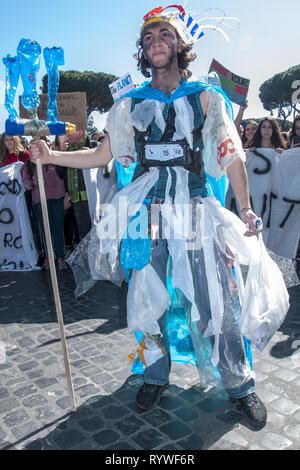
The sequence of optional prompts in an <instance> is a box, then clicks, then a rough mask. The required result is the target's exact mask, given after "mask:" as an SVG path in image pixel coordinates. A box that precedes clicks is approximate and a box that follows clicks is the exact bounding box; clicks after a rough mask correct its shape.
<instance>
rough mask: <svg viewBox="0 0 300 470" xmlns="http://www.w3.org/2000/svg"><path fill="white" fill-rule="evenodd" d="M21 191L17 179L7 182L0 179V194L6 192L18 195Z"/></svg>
mask: <svg viewBox="0 0 300 470" xmlns="http://www.w3.org/2000/svg"><path fill="white" fill-rule="evenodd" d="M21 191H22V187H21V185H20V183H19V181H18V180H16V179H13V180H9V181H8V182H7V183H6V182H5V181H2V183H0V196H5V194H7V192H9V193H11V194H14V195H15V196H18V195H19V194H20V193H21Z"/></svg>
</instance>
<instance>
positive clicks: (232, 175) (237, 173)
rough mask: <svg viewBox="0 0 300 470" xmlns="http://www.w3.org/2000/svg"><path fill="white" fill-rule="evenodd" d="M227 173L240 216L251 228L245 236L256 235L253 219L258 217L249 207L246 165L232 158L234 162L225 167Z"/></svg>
mask: <svg viewBox="0 0 300 470" xmlns="http://www.w3.org/2000/svg"><path fill="white" fill-rule="evenodd" d="M227 175H228V177H229V180H230V184H231V186H232V189H233V191H234V194H235V196H236V198H237V200H238V203H239V206H240V210H241V218H242V220H243V222H245V224H248V225H249V226H250V228H251V230H252V231H251V232H249V231H247V232H246V233H245V236H246V237H252V236H254V235H258V233H260V231H258V230H257V229H256V226H255V219H257V218H258V217H257V215H256V214H255V213H254V212H253V210H252V209H251V205H250V195H249V186H248V176H247V171H246V167H245V165H244V163H243V162H242V160H240V159H237V160H234V162H233V163H232V164H231V165H230V166H229V167H228V168H227Z"/></svg>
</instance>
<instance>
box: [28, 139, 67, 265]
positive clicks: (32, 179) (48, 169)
mask: <svg viewBox="0 0 300 470" xmlns="http://www.w3.org/2000/svg"><path fill="white" fill-rule="evenodd" d="M41 139H42V140H41V141H44V142H45V145H46V146H47V148H49V149H50V148H51V141H50V139H49V138H48V137H46V136H43V137H41ZM31 165H32V164H31ZM43 175H44V181H45V190H46V198H47V206H48V212H49V221H50V228H51V235H52V238H53V244H54V249H55V254H56V259H57V263H58V269H59V270H63V269H67V265H66V263H65V260H64V251H65V242H64V231H63V227H64V219H65V208H64V198H65V194H66V190H65V183H64V179H65V178H66V169H65V168H61V167H59V166H54V165H46V166H44V167H43ZM23 183H24V187H25V188H26V189H27V190H29V191H31V193H32V202H33V210H34V213H35V215H36V218H37V220H38V222H39V225H40V229H41V233H42V239H43V245H44V253H45V255H46V256H45V259H44V263H43V265H42V268H43V269H49V259H48V255H47V247H46V241H45V234H44V224H43V217H42V209H41V199H40V190H39V185H38V177H37V169H36V167H35V165H34V166H33V168H31V166H30V165H26V166H25V167H24V172H23Z"/></svg>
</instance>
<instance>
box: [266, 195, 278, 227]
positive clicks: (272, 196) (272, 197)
mask: <svg viewBox="0 0 300 470" xmlns="http://www.w3.org/2000/svg"><path fill="white" fill-rule="evenodd" d="M272 199H278V197H277V196H276V194H274V193H272V192H271V193H270V212H269V217H268V220H267V228H270V225H271V214H272Z"/></svg>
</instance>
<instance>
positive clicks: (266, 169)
mask: <svg viewBox="0 0 300 470" xmlns="http://www.w3.org/2000/svg"><path fill="white" fill-rule="evenodd" d="M253 153H254V154H255V155H256V156H257V157H259V158H262V159H263V160H264V161H265V162H266V167H265V168H264V169H263V170H259V169H258V168H255V169H254V170H253V173H255V174H256V175H266V174H267V173H269V172H270V171H271V168H272V163H271V161H270V160H269V159H268V158H267V157H265V156H264V155H263V154H262V153H260V152H258V151H257V150H255V151H254V152H253Z"/></svg>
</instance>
